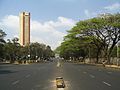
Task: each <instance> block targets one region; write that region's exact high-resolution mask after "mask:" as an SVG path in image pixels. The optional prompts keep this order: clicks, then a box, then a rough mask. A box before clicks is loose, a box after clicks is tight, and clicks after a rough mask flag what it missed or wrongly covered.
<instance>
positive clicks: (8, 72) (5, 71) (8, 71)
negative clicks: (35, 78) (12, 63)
mask: <svg viewBox="0 0 120 90" xmlns="http://www.w3.org/2000/svg"><path fill="white" fill-rule="evenodd" d="M16 72H17V71H11V70H0V74H10V73H16Z"/></svg>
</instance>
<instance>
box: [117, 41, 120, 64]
mask: <svg viewBox="0 0 120 90" xmlns="http://www.w3.org/2000/svg"><path fill="white" fill-rule="evenodd" d="M119 60H120V42H118V44H117V66H119Z"/></svg>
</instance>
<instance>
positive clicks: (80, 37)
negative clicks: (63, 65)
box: [57, 13, 120, 62]
mask: <svg viewBox="0 0 120 90" xmlns="http://www.w3.org/2000/svg"><path fill="white" fill-rule="evenodd" d="M119 40H120V14H119V13H117V14H103V15H100V16H98V17H95V18H91V19H88V20H84V21H79V22H78V23H77V24H76V25H75V26H74V27H73V28H72V29H70V30H69V31H68V34H67V35H66V36H65V37H64V42H63V43H62V44H61V46H59V47H58V48H57V50H58V51H59V54H60V55H61V57H64V58H67V59H68V58H70V57H77V58H78V57H87V56H89V55H90V53H91V57H96V62H98V58H99V57H106V56H107V59H108V62H109V60H110V56H111V54H113V53H112V51H113V49H114V47H115V45H116V44H117V43H118V41H119ZM89 48H90V50H92V52H90V50H88V49H89ZM81 52H82V54H83V53H84V54H83V55H82V54H81ZM88 52H89V53H88ZM102 52H103V53H102ZM101 53H102V54H101ZM88 54H89V55H88Z"/></svg>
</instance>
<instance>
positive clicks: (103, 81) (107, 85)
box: [103, 81, 111, 87]
mask: <svg viewBox="0 0 120 90" xmlns="http://www.w3.org/2000/svg"><path fill="white" fill-rule="evenodd" d="M103 83H104V84H106V85H107V86H109V87H110V86H111V84H109V83H107V82H105V81H103Z"/></svg>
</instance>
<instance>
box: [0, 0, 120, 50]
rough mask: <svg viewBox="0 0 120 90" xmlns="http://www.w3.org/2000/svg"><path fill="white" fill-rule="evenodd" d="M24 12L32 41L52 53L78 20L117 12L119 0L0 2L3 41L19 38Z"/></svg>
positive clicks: (2, 0) (28, 0)
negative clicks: (27, 17)
mask: <svg viewBox="0 0 120 90" xmlns="http://www.w3.org/2000/svg"><path fill="white" fill-rule="evenodd" d="M23 11H26V12H30V13H31V26H30V28H31V32H30V33H31V34H30V35H31V37H30V38H31V42H39V43H44V44H46V45H49V46H51V48H52V49H53V50H54V49H55V48H56V47H58V46H59V45H60V44H61V42H62V41H63V37H64V36H65V35H67V30H70V29H71V28H72V27H73V26H75V24H76V23H77V22H78V21H80V20H86V19H89V18H92V17H96V16H98V15H99V14H103V13H120V0H0V29H2V30H3V31H4V32H5V33H6V34H7V36H6V37H5V38H6V39H8V38H9V39H12V38H14V37H18V38H19V32H20V27H19V26H20V24H19V14H20V12H23Z"/></svg>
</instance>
